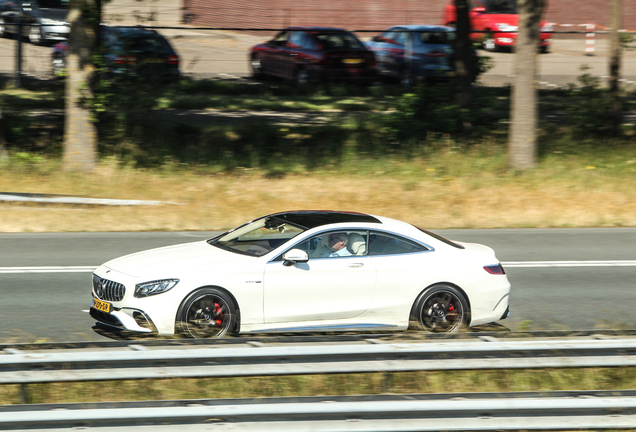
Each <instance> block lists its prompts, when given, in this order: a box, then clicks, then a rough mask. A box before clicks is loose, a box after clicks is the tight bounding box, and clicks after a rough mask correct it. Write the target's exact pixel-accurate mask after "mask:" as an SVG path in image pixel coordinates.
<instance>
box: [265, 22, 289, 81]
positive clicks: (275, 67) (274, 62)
mask: <svg viewBox="0 0 636 432" xmlns="http://www.w3.org/2000/svg"><path fill="white" fill-rule="evenodd" d="M290 33H291V32H290V31H288V30H285V31H282V32H280V33H279V34H278V35H277V36H276V37H275V38H274V39H272V40H271V41H269V42H267V48H266V49H265V50H264V51H263V52H262V53H261V67H262V68H263V72H264V73H266V74H268V75H275V76H282V75H281V74H282V69H283V66H282V62H283V58H284V57H286V55H287V53H286V50H285V45H287V39H288V38H289V35H290Z"/></svg>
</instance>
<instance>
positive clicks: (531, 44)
mask: <svg viewBox="0 0 636 432" xmlns="http://www.w3.org/2000/svg"><path fill="white" fill-rule="evenodd" d="M544 4H545V0H519V2H518V5H519V33H518V35H517V42H516V44H515V83H514V87H513V88H512V100H511V116H510V136H509V138H508V158H509V164H510V167H511V168H513V169H528V168H533V167H534V166H535V165H536V163H537V118H538V105H537V99H538V91H537V81H538V80H537V76H538V65H537V51H538V47H539V31H540V21H541V13H542V12H543V6H544Z"/></svg>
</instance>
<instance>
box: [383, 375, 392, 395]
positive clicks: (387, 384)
mask: <svg viewBox="0 0 636 432" xmlns="http://www.w3.org/2000/svg"><path fill="white" fill-rule="evenodd" d="M382 375H383V378H384V380H383V381H382V393H391V388H392V387H393V376H392V374H391V372H384V373H383V374H382Z"/></svg>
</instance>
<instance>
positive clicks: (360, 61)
mask: <svg viewBox="0 0 636 432" xmlns="http://www.w3.org/2000/svg"><path fill="white" fill-rule="evenodd" d="M342 62H343V63H344V64H360V63H364V59H344V60H342Z"/></svg>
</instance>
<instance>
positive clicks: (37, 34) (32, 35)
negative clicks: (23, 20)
mask: <svg viewBox="0 0 636 432" xmlns="http://www.w3.org/2000/svg"><path fill="white" fill-rule="evenodd" d="M29 42H31V43H32V44H33V45H40V44H41V43H42V31H41V30H40V27H31V29H30V30H29Z"/></svg>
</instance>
